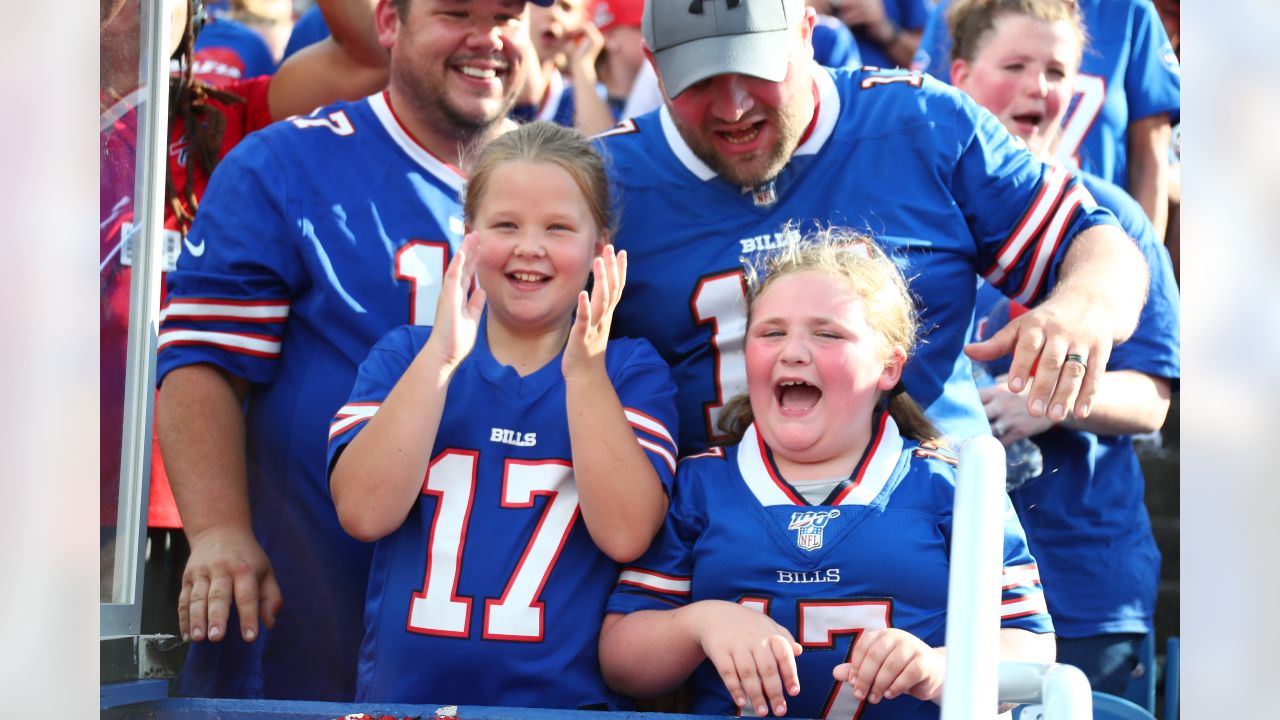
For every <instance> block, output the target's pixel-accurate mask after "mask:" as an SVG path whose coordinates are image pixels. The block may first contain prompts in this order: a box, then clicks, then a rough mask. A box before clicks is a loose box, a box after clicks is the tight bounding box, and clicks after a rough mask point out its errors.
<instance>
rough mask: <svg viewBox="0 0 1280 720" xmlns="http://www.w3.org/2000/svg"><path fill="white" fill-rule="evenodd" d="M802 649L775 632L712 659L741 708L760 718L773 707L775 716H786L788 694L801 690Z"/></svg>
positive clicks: (713, 656)
mask: <svg viewBox="0 0 1280 720" xmlns="http://www.w3.org/2000/svg"><path fill="white" fill-rule="evenodd" d="M799 649H800V647H799V646H798V645H796V644H795V643H794V642H792V641H790V640H788V639H787V638H785V637H783V636H781V635H773V636H770V637H769V638H767V639H766V640H765V642H763V643H760V644H757V645H756V646H755V647H754V648H738V649H737V650H735V651H733V652H732V653H731V654H720V653H713V654H712V655H711V656H710V660H711V662H712V664H713V665H714V666H715V668H716V671H717V672H718V673H719V674H720V681H721V682H723V683H724V686H725V689H726V690H728V691H729V697H731V698H733V702H734V704H736V705H737V706H738V707H740V708H743V709H744V710H745V711H747V712H754V713H755V714H756V715H758V716H760V717H764V716H766V715H768V714H769V713H770V710H771V709H772V712H773V714H774V715H785V714H786V712H787V698H786V696H787V694H790V695H796V694H798V693H799V692H800V679H799V671H798V670H797V668H796V662H795V652H797V651H799ZM784 688H785V689H784Z"/></svg>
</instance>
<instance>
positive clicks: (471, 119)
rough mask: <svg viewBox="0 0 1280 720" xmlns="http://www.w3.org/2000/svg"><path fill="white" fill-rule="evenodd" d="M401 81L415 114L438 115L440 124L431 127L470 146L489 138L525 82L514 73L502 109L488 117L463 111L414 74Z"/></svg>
mask: <svg viewBox="0 0 1280 720" xmlns="http://www.w3.org/2000/svg"><path fill="white" fill-rule="evenodd" d="M400 79H401V83H400V86H401V87H403V88H405V89H407V90H408V92H406V93H404V94H405V95H407V96H408V97H407V98H406V99H407V100H408V101H409V103H410V104H412V105H413V109H414V112H416V113H417V114H418V116H419V117H424V118H430V117H433V116H434V118H435V120H436V121H435V122H431V126H432V127H434V128H436V131H437V132H440V133H445V134H448V135H450V136H452V137H453V138H455V139H456V140H458V141H460V142H467V143H469V142H471V141H473V140H477V139H479V138H481V137H485V136H488V135H489V133H490V132H491V131H492V130H493V128H494V127H496V126H497V125H498V124H499V123H501V122H502V121H503V120H504V119H505V118H506V117H507V114H508V113H510V112H511V108H512V107H513V106H514V105H515V102H516V91H517V90H518V89H519V87H520V85H521V84H522V83H523V74H522V73H520V72H514V71H513V72H511V73H510V75H509V76H508V80H509V82H508V83H507V85H506V92H504V94H503V96H502V98H501V104H500V105H499V106H498V109H497V110H496V111H495V112H493V113H486V114H484V115H479V114H477V113H475V112H467V111H465V110H463V109H461V108H459V107H458V106H457V105H456V104H454V103H453V101H452V99H451V98H450V97H449V95H448V93H447V92H444V91H443V90H442V89H440V88H437V87H435V86H434V84H433V83H430V82H426V81H424V80H423V79H421V78H419V77H418V76H417V75H415V74H413V73H412V72H402V73H401V75H400Z"/></svg>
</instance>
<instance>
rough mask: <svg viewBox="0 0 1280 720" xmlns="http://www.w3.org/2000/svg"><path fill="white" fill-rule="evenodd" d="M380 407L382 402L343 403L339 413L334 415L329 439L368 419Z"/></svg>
mask: <svg viewBox="0 0 1280 720" xmlns="http://www.w3.org/2000/svg"><path fill="white" fill-rule="evenodd" d="M380 407H382V403H350V404H347V405H343V406H342V407H341V408H339V409H338V413H337V414H336V415H334V418H333V422H332V423H331V424H330V425H329V439H330V440H333V439H334V438H335V437H337V436H338V435H340V434H342V433H344V432H346V431H347V430H350V429H351V428H353V427H355V426H356V425H359V424H360V423H362V422H365V421H367V420H368V419H369V418H371V417H373V416H374V415H375V414H377V412H378V408H380Z"/></svg>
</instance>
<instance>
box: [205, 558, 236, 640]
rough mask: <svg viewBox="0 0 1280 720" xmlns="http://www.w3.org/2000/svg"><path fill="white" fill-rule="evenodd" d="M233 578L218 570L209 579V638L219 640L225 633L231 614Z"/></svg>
mask: <svg viewBox="0 0 1280 720" xmlns="http://www.w3.org/2000/svg"><path fill="white" fill-rule="evenodd" d="M233 587H234V586H233V580H232V578H231V575H229V574H227V573H224V572H220V573H216V574H214V576H213V578H212V579H210V580H209V598H208V603H209V604H208V613H209V632H208V635H209V639H210V640H213V641H215V642H216V641H218V640H221V639H222V638H223V637H225V636H226V634H227V618H229V617H230V616H231V603H232V602H233V600H234V589H233Z"/></svg>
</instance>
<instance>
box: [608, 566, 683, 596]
mask: <svg viewBox="0 0 1280 720" xmlns="http://www.w3.org/2000/svg"><path fill="white" fill-rule="evenodd" d="M618 584H619V585H633V586H635V587H638V588H643V589H645V590H653V591H655V592H661V593H671V594H672V595H688V594H689V593H690V592H691V590H692V588H693V582H692V580H691V579H690V578H687V577H676V576H674V575H663V574H662V573H657V572H653V571H652V570H645V569H643V568H638V567H629V568H625V569H624V570H623V571H622V572H621V573H620V574H619V575H618Z"/></svg>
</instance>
